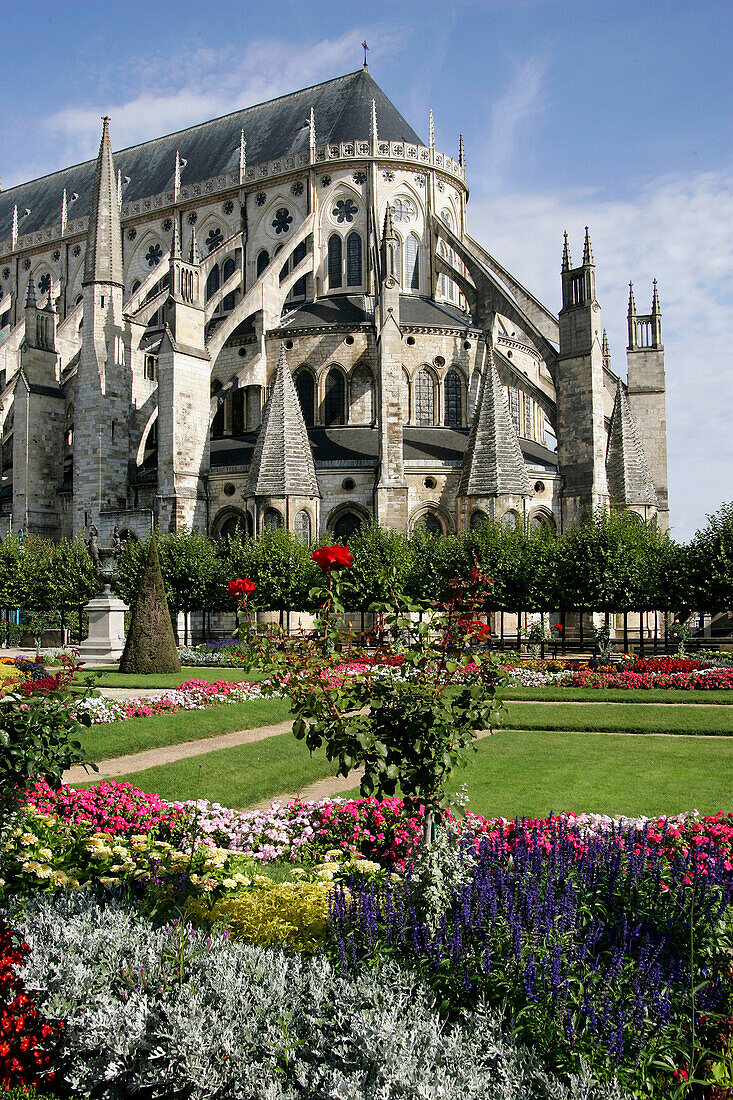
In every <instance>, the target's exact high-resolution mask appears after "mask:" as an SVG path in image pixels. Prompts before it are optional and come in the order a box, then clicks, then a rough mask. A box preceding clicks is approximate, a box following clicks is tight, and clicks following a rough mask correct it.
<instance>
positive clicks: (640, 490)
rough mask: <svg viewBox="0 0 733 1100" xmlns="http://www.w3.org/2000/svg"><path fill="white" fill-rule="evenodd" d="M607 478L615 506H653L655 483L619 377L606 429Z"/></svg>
mask: <svg viewBox="0 0 733 1100" xmlns="http://www.w3.org/2000/svg"><path fill="white" fill-rule="evenodd" d="M606 477H607V478H608V491H609V493H610V495H611V500H612V502H613V503H614V504H615V505H616V506H617V507H619V508H626V507H628V506H630V505H634V504H636V505H646V506H647V507H656V504H657V494H656V492H655V489H654V482H653V481H652V477H651V474H650V473H649V466H648V465H647V460H646V455H645V454H644V447H643V446H642V443H641V439H640V438H639V432H638V429H637V427H636V421H635V420H634V414H633V413H632V411H631V406H630V405H629V401H628V398H627V396H626V388H625V386H624V385H623V383H622V382H621V379H620V378H619V380H618V383H617V385H616V399H615V401H614V404H613V413H612V415H611V426H610V428H609V430H608V447H607V450H606Z"/></svg>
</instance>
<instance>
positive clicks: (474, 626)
mask: <svg viewBox="0 0 733 1100" xmlns="http://www.w3.org/2000/svg"><path fill="white" fill-rule="evenodd" d="M456 626H458V627H459V628H460V629H461V630H462V631H463V633H464V634H466V635H468V636H469V637H471V638H486V637H488V635H489V634H491V627H490V626H489V624H488V623H484V622H482V621H481V619H459V620H458V622H457V623H456Z"/></svg>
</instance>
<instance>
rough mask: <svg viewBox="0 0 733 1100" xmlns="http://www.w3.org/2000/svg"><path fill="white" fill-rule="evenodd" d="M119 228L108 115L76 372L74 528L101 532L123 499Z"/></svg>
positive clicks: (125, 428) (124, 389)
mask: <svg viewBox="0 0 733 1100" xmlns="http://www.w3.org/2000/svg"><path fill="white" fill-rule="evenodd" d="M123 289H124V280H123V275H122V233H121V229H120V211H119V204H118V194H117V182H116V180H115V173H114V167H113V164H112V148H111V146H110V140H109V119H108V118H105V119H104V121H103V126H102V140H101V142H100V146H99V155H98V157H97V165H96V171H95V175H94V189H93V192H92V199H91V207H90V211H89V227H88V230H87V244H86V255H85V257H84V278H83V281H82V291H83V295H84V325H83V334H82V336H83V338H82V347H81V356H80V359H79V368H78V372H77V376H76V393H75V406H76V408H77V409H78V410H80V412H81V410H84V413H83V415H78V416H77V418H76V426H75V436H74V527H75V529H76V530H80V529H83V528H85V527H87V526H89V524H92V523H94V524H96V525H97V526H98V527H99V531H100V535H102V537H103V538H104V537H108V536H109V534H110V533H111V529H112V527H113V526H114V525H115V523H116V522H117V519H118V518H119V513H120V512H123V511H124V509H125V507H126V504H127V480H128V477H127V474H128V460H129V449H130V441H129V430H130V429H129V422H130V402H131V375H130V367H129V364H128V363H126V362H125V351H124V327H123V316H122V293H123Z"/></svg>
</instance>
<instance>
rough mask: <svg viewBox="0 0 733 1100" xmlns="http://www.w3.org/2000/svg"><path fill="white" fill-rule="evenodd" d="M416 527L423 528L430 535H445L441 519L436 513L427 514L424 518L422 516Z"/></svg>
mask: <svg viewBox="0 0 733 1100" xmlns="http://www.w3.org/2000/svg"><path fill="white" fill-rule="evenodd" d="M415 527H416V528H417V527H422V528H423V530H424V531H426V532H427V533H428V534H429V535H443V534H445V531H444V529H443V524H442V523H441V521H440V517H439V516H438V515H437V514H436V513H435V512H426V513H425V515H424V516H420V518H419V520H418V521H417V523H416V524H415Z"/></svg>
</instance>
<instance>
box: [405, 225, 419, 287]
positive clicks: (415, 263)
mask: <svg viewBox="0 0 733 1100" xmlns="http://www.w3.org/2000/svg"><path fill="white" fill-rule="evenodd" d="M405 287H406V288H409V289H410V290H419V289H420V241H419V240H418V238H417V236H416V235H415V234H414V233H411V234H410V236H409V237H408V238H407V243H406V245H405Z"/></svg>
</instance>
